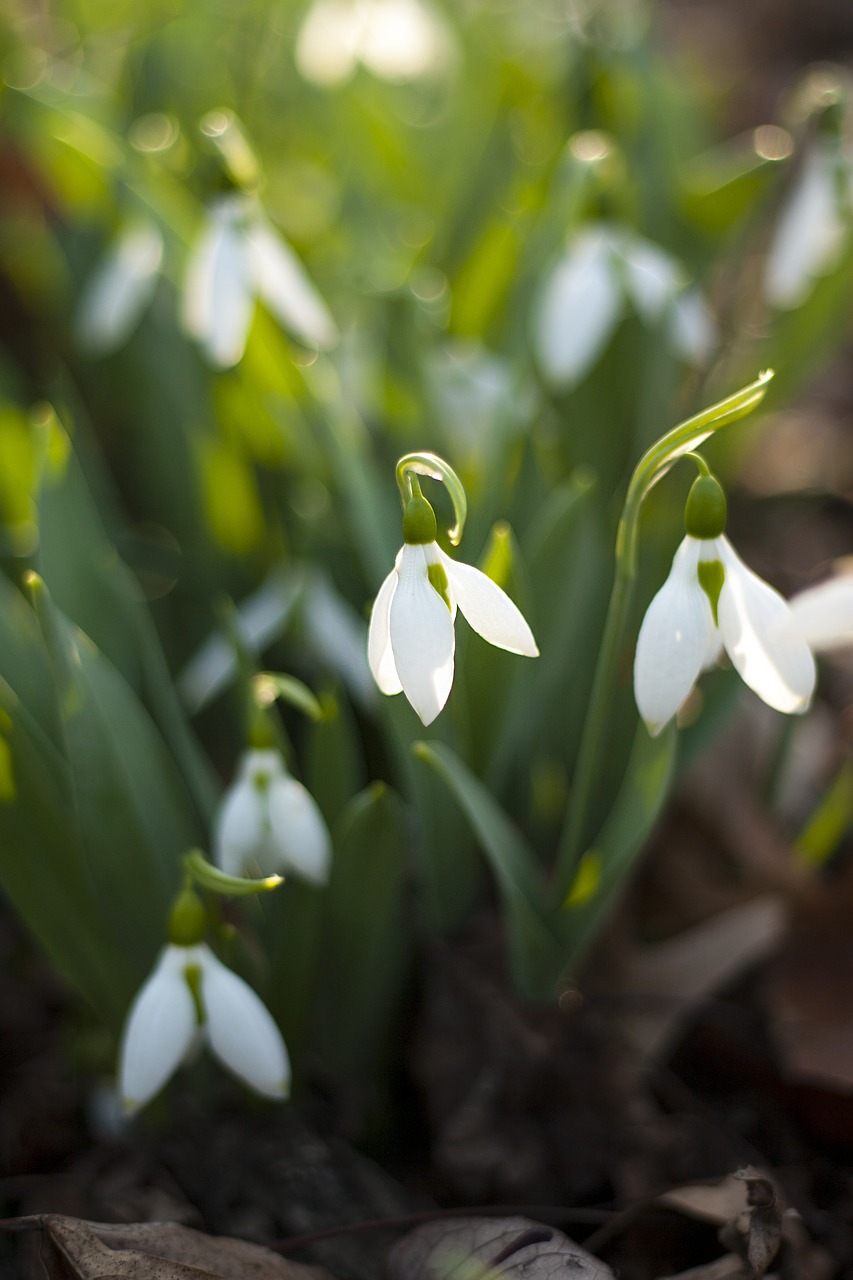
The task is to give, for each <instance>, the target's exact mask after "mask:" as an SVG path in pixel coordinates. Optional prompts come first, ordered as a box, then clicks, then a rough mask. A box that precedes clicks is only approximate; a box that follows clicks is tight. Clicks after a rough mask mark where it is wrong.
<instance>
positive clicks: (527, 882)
mask: <svg viewBox="0 0 853 1280" xmlns="http://www.w3.org/2000/svg"><path fill="white" fill-rule="evenodd" d="M413 751H414V753H415V755H416V757H417V758H418V759H419V760H422V761H423V762H424V763H425V764H428V765H429V766H430V767H431V768H432V769H434V770H435V771H436V773H438V775H439V776H440V777H441V778H442V779H443V781H444V782H445V783H446V784H447V787H448V789H449V790H450V792H451V793H452V794H453V796H454V797H455V799H456V801H457V802H458V804H459V805H460V807H461V808H462V810H463V812H464V813H465V816H466V817H467V819H468V821H469V823H470V824H471V827H472V828H473V830H474V833H475V835H476V836H477V839H478V840H479V842H480V846H481V848H482V850H483V853H484V854H485V855H486V858H487V860H488V862H489V865H490V867H491V868H492V872H493V873H494V876H495V879H496V881H497V884H498V888H499V890H500V893H501V897H502V898H503V901H504V905H505V907H506V910H507V914H508V922H509V935H510V936H509V951H510V967H511V969H512V973H513V977H514V979H515V981H516V983H517V985H518V988H519V990H520V991H521V993H522V994H523V995H525V996H527V997H528V998H529V999H541V1000H547V999H550V998H551V997H552V996H553V993H554V982H555V980H556V978H557V976H558V975H559V972H560V968H561V947H560V944H559V942H558V940H557V938H556V936H555V935H554V934H553V933H552V932H551V930H550V928H549V926H548V925H547V923H546V911H547V908H546V901H547V899H546V894H545V888H544V885H543V883H542V879H541V876H540V874H539V867H538V865H537V863H536V858H535V856H534V853H533V850H532V849H531V848H530V846H529V845H528V844H527V842H526V841H525V839H524V837H523V836H522V835H521V833H520V831H518V829H517V828H516V827H515V826H514V825H513V824H512V822H511V821H510V819H509V818H508V817H507V815H506V814H505V813H504V811H503V809H501V807H500V805H499V804H498V803H497V801H496V800H495V799H494V798H493V797H492V795H491V794H490V793H489V792H488V791H487V790H486V788H485V787H484V786H483V784H482V782H480V780H479V779H478V778H476V777H475V776H474V775H473V774H472V773H471V772H470V770H469V769H468V768H467V767H466V766H465V765H464V764H463V763H462V761H461V760H460V759H459V757H458V756H457V755H456V754H455V752H453V751H451V749H450V748H449V747H448V746H446V745H445V744H444V743H436V742H433V743H429V742H417V743H415V745H414V747H413Z"/></svg>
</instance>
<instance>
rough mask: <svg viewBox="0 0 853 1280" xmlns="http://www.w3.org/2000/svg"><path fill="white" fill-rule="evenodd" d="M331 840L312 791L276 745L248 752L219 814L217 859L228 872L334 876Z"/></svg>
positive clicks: (322, 879)
mask: <svg viewBox="0 0 853 1280" xmlns="http://www.w3.org/2000/svg"><path fill="white" fill-rule="evenodd" d="M331 859H332V842H331V837H330V836H329V831H328V828H327V826H326V824H325V822H324V821H323V817H322V815H321V813H320V810H319V809H318V807H317V803H316V801H315V800H314V798H313V796H311V794H310V793H309V792H308V791H306V789H305V787H303V785H302V783H301V782H297V781H296V779H295V778H293V777H291V775H290V774H289V773H288V772H287V770H286V768H285V767H284V760H283V758H282V755H281V752H280V751H277V750H275V749H274V748H267V749H264V750H257V749H253V750H250V751H246V752H245V753H244V754H243V756H242V758H241V760H240V763H239V766H238V770H237V777H236V779H235V781H234V782H233V783H232V785H231V786H230V787H229V788H228V790H227V791H226V792H225V795H224V796H223V798H222V803H221V805H220V807H219V811H218V813H217V815H216V819H215V822H214V834H213V860H214V862H215V863H216V865H217V866H218V867H219V868H220V870H221V871H224V872H226V874H227V875H232V876H244V875H261V876H267V875H286V874H288V873H289V872H291V871H292V872H294V873H295V874H296V875H298V876H302V877H303V878H304V879H305V880H310V881H311V882H312V883H313V884H325V883H326V881H327V880H328V878H329V865H330V863H331Z"/></svg>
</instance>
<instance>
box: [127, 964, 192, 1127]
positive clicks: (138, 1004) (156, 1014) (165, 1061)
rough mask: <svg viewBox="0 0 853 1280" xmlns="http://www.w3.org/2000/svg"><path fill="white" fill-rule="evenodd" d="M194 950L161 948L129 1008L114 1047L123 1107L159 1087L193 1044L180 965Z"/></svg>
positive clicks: (139, 1104) (134, 1105)
mask: <svg viewBox="0 0 853 1280" xmlns="http://www.w3.org/2000/svg"><path fill="white" fill-rule="evenodd" d="M196 951H197V948H195V947H175V946H168V947H166V948H164V950H163V952H162V953H161V955H160V958H159V960H158V961H157V964H156V966H155V968H154V971H153V973H152V974H151V976H150V977H149V978H148V980H147V981H146V982H145V983H144V984H143V985H142V987H141V988H140V990H139V993H138V994H137V996H136V998H135V1000H134V1001H133V1004H132V1005H131V1007H130V1012H129V1013H128V1015H127V1021H126V1022H125V1025H124V1031H123V1033H122V1040H121V1049H120V1050H119V1092H120V1094H121V1098H122V1101H123V1103H124V1106H125V1108H126V1109H127V1110H128V1111H135V1110H136V1109H137V1108H138V1107H142V1106H144V1105H145V1103H146V1102H149V1101H150V1100H151V1098H153V1097H154V1095H155V1094H156V1093H157V1092H159V1090H160V1089H162V1087H163V1085H164V1084H165V1083H166V1081H167V1080H168V1079H169V1077H170V1076H171V1075H172V1073H173V1072H174V1071H176V1070H177V1068H178V1066H179V1065H180V1064H181V1062H182V1061H183V1059H184V1058H185V1057H186V1055H187V1053H188V1051H189V1049H190V1047H191V1045H192V1043H193V1038H194V1036H195V1031H196V1009H195V1003H194V1001H193V997H192V993H191V992H190V989H189V986H188V985H187V982H186V979H185V978H184V968H185V966H186V965H187V964H190V963H193V961H194V958H195V954H196Z"/></svg>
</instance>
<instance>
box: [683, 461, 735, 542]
mask: <svg viewBox="0 0 853 1280" xmlns="http://www.w3.org/2000/svg"><path fill="white" fill-rule="evenodd" d="M725 527H726V495H725V494H724V493H723V487H722V485H721V484H720V482H719V480H716V479H715V478H714V477H713V476H711V475H707V476H699V477H698V479H696V480H694V481H693V486H692V488H691V490H690V492H689V494H688V495H687V505H686V506H685V508H684V532H685V533H686V534H688V535H689V536H690V537H691V538H719V536H720V534H721V533H722V532H723V530H724V529H725Z"/></svg>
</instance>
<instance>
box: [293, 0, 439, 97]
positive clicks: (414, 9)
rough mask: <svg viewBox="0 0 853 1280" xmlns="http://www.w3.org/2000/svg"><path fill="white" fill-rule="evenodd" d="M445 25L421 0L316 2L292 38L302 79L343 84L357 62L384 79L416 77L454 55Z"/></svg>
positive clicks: (433, 70)
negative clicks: (294, 42)
mask: <svg viewBox="0 0 853 1280" xmlns="http://www.w3.org/2000/svg"><path fill="white" fill-rule="evenodd" d="M455 53H456V49H455V45H454V42H453V39H452V37H451V34H450V31H449V29H448V27H447V24H446V23H445V22H444V20H443V19H442V18H441V17H440V15H439V14H438V13H437V12H436V11H435V9H433V8H432V6H431V5H430V4H428V3H426V2H425V0H316V3H315V4H313V5H312V6H311V8H310V9H309V10H308V13H307V14H306V16H305V19H304V21H303V23H302V26H301V27H300V29H299V34H298V35H297V38H296V65H297V67H298V68H299V71H300V73H301V74H302V75H303V76H304V77H305V79H306V80H312V81H313V82H314V83H315V84H319V85H325V86H332V85H337V84H342V83H344V82H345V81H346V80H349V79H350V77H351V76H352V75H353V73H354V72H355V69H356V67H357V66H358V64H359V63H361V64H362V65H363V66H365V67H366V68H367V70H368V71H372V72H373V74H374V75H377V76H381V77H382V78H383V79H385V80H416V79H418V78H419V77H421V76H426V75H431V74H433V73H435V72H436V71H442V70H444V69H445V68H446V67H447V66H448V65H450V64H452V62H453V61H454V58H455Z"/></svg>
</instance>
